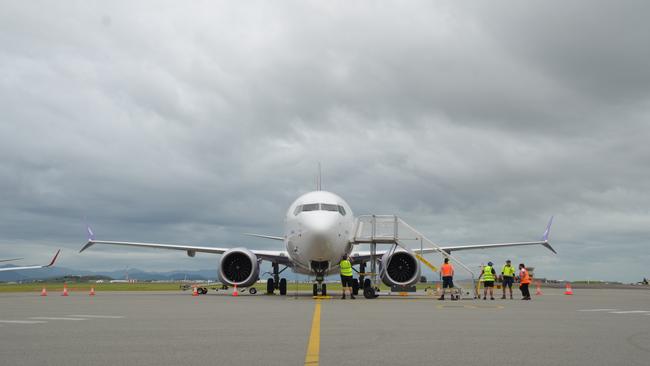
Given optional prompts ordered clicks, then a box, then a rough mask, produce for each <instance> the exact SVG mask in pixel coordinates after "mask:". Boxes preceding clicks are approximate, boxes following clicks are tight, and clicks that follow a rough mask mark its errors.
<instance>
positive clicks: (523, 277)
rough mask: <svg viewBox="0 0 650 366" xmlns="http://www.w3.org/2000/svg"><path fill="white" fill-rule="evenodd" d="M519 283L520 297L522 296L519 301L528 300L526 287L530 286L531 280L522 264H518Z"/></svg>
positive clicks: (528, 292) (528, 295)
mask: <svg viewBox="0 0 650 366" xmlns="http://www.w3.org/2000/svg"><path fill="white" fill-rule="evenodd" d="M519 282H520V285H519V289H520V290H521V296H523V297H522V298H521V299H522V300H530V290H529V289H528V285H530V283H531V279H530V275H529V274H528V270H527V269H526V266H524V264H523V263H519Z"/></svg>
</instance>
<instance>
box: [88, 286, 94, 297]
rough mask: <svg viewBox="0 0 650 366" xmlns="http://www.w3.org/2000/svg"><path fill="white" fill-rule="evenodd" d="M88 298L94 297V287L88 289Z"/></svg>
mask: <svg viewBox="0 0 650 366" xmlns="http://www.w3.org/2000/svg"><path fill="white" fill-rule="evenodd" d="M88 296H95V288H94V287H91V288H90V293H89V294H88Z"/></svg>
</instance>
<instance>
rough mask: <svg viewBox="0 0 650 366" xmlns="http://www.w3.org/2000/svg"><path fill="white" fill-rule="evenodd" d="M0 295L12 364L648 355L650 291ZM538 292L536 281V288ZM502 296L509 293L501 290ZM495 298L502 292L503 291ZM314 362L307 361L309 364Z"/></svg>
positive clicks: (568, 360)
mask: <svg viewBox="0 0 650 366" xmlns="http://www.w3.org/2000/svg"><path fill="white" fill-rule="evenodd" d="M52 290H54V289H50V293H49V296H47V297H41V296H39V294H38V293H10V294H8V293H3V294H0V355H1V356H0V357H1V358H0V360H1V361H2V362H0V363H1V364H3V365H111V366H114V365H156V366H160V365H181V364H184V365H305V364H308V365H319V364H320V365H336V366H340V365H357V364H364V365H419V364H432V365H439V364H440V365H442V364H444V365H481V366H484V365H486V364H499V365H515V364H516V365H545V366H548V365H589V366H594V365H613V364H616V365H644V366H647V365H648V364H649V360H650V291H649V290H611V289H602V290H593V289H582V290H574V291H575V294H574V295H573V296H567V295H563V291H562V290H559V289H542V291H543V292H544V293H543V295H541V296H534V297H533V300H532V301H521V300H518V298H519V297H520V296H518V294H517V293H515V300H500V299H498V300H494V301H490V300H485V301H484V300H461V301H453V302H452V301H444V302H443V301H437V300H435V297H432V296H407V297H401V296H394V297H379V298H377V299H373V300H366V299H363V298H362V297H357V299H356V300H341V299H339V298H338V297H334V298H332V299H321V300H314V299H313V298H311V296H309V295H308V294H301V295H299V296H293V294H291V296H278V295H275V296H266V295H261V294H258V295H248V294H245V295H240V296H238V297H232V296H229V295H226V294H221V293H212V292H211V293H209V294H207V295H201V296H198V297H193V296H191V294H190V293H189V292H104V293H98V294H97V296H94V297H90V296H88V294H87V293H80V292H72V293H71V294H70V296H68V297H63V296H61V295H60V293H54V292H53V291H52ZM532 292H533V293H534V289H533V291H532ZM499 294H500V292H499ZM499 297H500V296H498V297H497V298H499ZM306 361H307V362H306Z"/></svg>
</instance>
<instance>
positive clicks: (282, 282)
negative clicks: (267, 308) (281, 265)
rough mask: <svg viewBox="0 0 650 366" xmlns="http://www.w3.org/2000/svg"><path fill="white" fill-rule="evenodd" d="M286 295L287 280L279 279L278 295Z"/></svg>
mask: <svg viewBox="0 0 650 366" xmlns="http://www.w3.org/2000/svg"><path fill="white" fill-rule="evenodd" d="M286 294H287V279H286V278H281V279H280V295H282V296H284V295H286Z"/></svg>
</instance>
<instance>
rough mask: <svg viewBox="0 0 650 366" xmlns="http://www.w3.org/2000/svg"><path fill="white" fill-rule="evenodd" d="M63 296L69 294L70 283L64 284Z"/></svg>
mask: <svg viewBox="0 0 650 366" xmlns="http://www.w3.org/2000/svg"><path fill="white" fill-rule="evenodd" d="M61 296H68V285H67V284H65V283H64V284H63V293H62V294H61Z"/></svg>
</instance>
